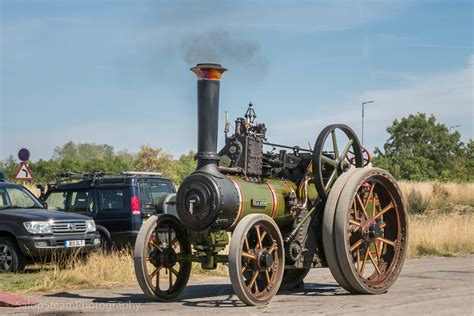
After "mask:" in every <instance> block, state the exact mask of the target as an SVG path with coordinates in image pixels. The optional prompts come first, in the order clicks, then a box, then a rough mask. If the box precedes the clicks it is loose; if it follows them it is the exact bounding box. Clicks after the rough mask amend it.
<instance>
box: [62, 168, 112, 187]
mask: <svg viewBox="0 0 474 316" xmlns="http://www.w3.org/2000/svg"><path fill="white" fill-rule="evenodd" d="M104 175H105V173H104V172H102V171H94V172H84V173H74V172H70V171H63V172H60V173H58V174H57V175H56V184H55V185H56V187H58V186H59V185H60V184H61V183H68V182H72V181H80V180H92V182H91V186H93V185H94V183H95V180H96V179H97V178H100V177H102V176H104Z"/></svg>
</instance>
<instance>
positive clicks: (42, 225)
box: [23, 222, 53, 234]
mask: <svg viewBox="0 0 474 316" xmlns="http://www.w3.org/2000/svg"><path fill="white" fill-rule="evenodd" d="M23 226H25V228H26V230H27V231H28V232H29V233H31V234H52V233H53V230H52V229H51V223H49V222H25V223H23Z"/></svg>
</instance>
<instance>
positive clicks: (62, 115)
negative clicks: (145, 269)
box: [0, 0, 474, 160]
mask: <svg viewBox="0 0 474 316" xmlns="http://www.w3.org/2000/svg"><path fill="white" fill-rule="evenodd" d="M0 3H1V7H0V9H1V23H0V26H1V42H0V54H1V56H0V58H1V59H0V60H1V63H0V66H1V69H0V80H1V82H0V89H1V90H0V124H1V126H0V159H4V158H6V157H7V156H8V155H10V154H13V155H16V152H17V151H18V149H19V148H21V147H28V148H29V149H30V150H31V152H32V159H33V160H37V159H40V158H49V157H51V155H52V152H53V150H54V148H55V147H56V146H58V145H62V144H64V143H66V142H68V141H70V140H72V141H75V142H94V143H98V144H100V143H107V144H110V145H113V146H114V147H115V149H116V150H123V149H126V150H129V151H132V152H133V151H137V150H138V148H139V146H140V145H142V144H150V145H152V146H156V147H162V148H164V149H166V150H168V151H169V152H171V153H172V154H174V155H175V156H179V155H180V154H182V153H185V152H187V151H188V150H189V149H195V147H196V83H195V78H194V76H193V74H192V73H191V72H190V71H189V68H190V67H191V66H193V65H194V64H195V63H198V62H219V63H222V64H223V65H224V66H225V67H227V68H229V70H230V71H229V72H228V73H227V74H226V75H225V76H224V78H223V80H222V83H221V118H222V119H221V122H220V126H221V127H222V128H223V116H224V111H225V110H227V111H229V112H230V115H231V117H232V118H233V119H235V117H236V116H240V115H242V114H243V113H244V112H245V110H246V105H247V103H248V102H249V101H250V100H251V101H252V102H253V103H254V105H255V110H256V112H257V115H258V120H259V121H263V122H265V123H266V124H267V127H268V136H269V140H270V141H273V142H278V143H286V144H289V145H301V146H305V145H306V144H307V142H308V141H311V142H314V140H315V139H316V137H317V135H318V133H319V132H320V131H321V130H322V129H323V128H324V126H326V125H328V124H331V123H346V124H349V125H351V126H352V127H353V128H354V129H355V130H356V131H357V132H358V133H359V134H360V130H361V122H360V121H361V118H360V116H361V114H360V112H361V105H360V104H361V102H363V101H366V100H369V99H370V100H375V101H376V102H375V103H374V104H370V105H368V106H367V111H366V120H365V124H366V128H365V144H366V145H367V146H368V147H369V149H370V150H373V148H374V147H375V146H382V145H383V143H384V141H385V140H386V139H387V137H388V135H387V133H386V132H385V129H386V127H387V126H388V125H389V124H390V123H391V122H392V121H393V120H394V119H396V118H400V117H403V116H405V115H408V114H410V113H416V112H426V113H433V114H434V115H435V116H436V117H437V118H438V120H439V121H441V122H442V123H444V124H446V125H448V126H451V125H459V124H462V126H461V127H460V128H458V130H459V132H460V133H461V135H462V139H463V140H464V141H466V140H468V139H469V138H472V135H473V104H474V102H473V90H474V88H473V67H474V55H473V53H474V50H473V2H472V1H469V0H465V1H460V0H454V1H448V0H444V1H429V0H423V1H401V0H400V1H395V0H393V1H392V0H387V1H297V2H295V1H239V2H237V1H234V2H231V1H173V2H171V1H132V0H129V1H105V0H102V1H100V0H95V1H92V0H83V1H18V0H17V1H9V0H0ZM222 128H221V129H222ZM221 136H223V135H219V137H220V141H221V143H222V138H223V137H221Z"/></svg>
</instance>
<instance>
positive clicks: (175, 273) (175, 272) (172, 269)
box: [171, 267, 179, 277]
mask: <svg viewBox="0 0 474 316" xmlns="http://www.w3.org/2000/svg"><path fill="white" fill-rule="evenodd" d="M171 272H173V274H174V275H176V277H178V274H179V272H178V271H176V269H175V268H173V267H171Z"/></svg>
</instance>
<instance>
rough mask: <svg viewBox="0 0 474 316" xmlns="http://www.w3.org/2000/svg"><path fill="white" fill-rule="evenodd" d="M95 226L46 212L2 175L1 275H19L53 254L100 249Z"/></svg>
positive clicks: (75, 216) (82, 219) (74, 217)
mask: <svg viewBox="0 0 474 316" xmlns="http://www.w3.org/2000/svg"><path fill="white" fill-rule="evenodd" d="M99 246H100V236H99V234H98V233H97V232H96V227H95V223H94V221H93V220H91V219H90V218H88V217H86V216H83V215H79V214H66V213H64V212H56V211H49V210H46V209H45V207H44V205H43V204H42V203H41V202H40V201H39V200H38V199H36V197H35V196H34V195H33V194H32V193H31V192H30V191H28V190H27V189H26V188H24V187H23V186H21V185H18V184H14V183H8V182H7V181H6V180H5V178H4V176H3V174H2V172H0V272H19V271H22V270H23V269H24V268H25V265H26V264H27V263H31V262H34V261H39V260H40V261H49V260H50V259H51V257H52V254H53V253H59V254H68V253H71V250H72V249H80V250H82V251H83V252H88V251H91V250H94V249H97V248H99Z"/></svg>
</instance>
